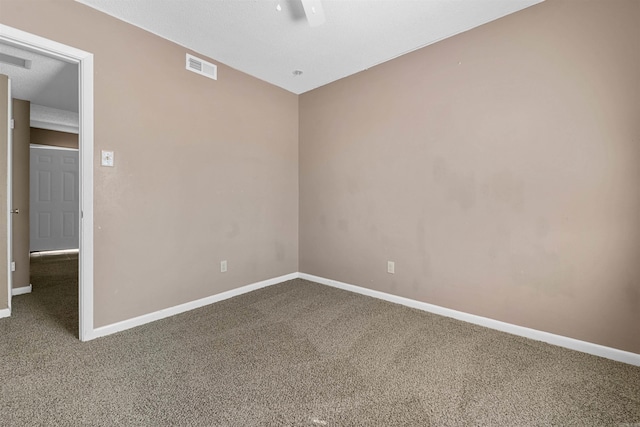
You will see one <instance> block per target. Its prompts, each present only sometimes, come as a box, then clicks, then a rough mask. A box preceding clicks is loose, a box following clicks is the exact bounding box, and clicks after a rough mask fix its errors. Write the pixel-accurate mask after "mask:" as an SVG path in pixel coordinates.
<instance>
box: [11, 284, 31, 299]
mask: <svg viewBox="0 0 640 427" xmlns="http://www.w3.org/2000/svg"><path fill="white" fill-rule="evenodd" d="M32 289H33V287H32V286H31V285H29V286H22V287H20V288H13V289H11V295H13V296H14V297H15V296H16V295H23V294H30V293H31V290H32Z"/></svg>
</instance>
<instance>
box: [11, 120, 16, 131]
mask: <svg viewBox="0 0 640 427" xmlns="http://www.w3.org/2000/svg"><path fill="white" fill-rule="evenodd" d="M15 127H16V121H15V120H13V119H11V129H15Z"/></svg>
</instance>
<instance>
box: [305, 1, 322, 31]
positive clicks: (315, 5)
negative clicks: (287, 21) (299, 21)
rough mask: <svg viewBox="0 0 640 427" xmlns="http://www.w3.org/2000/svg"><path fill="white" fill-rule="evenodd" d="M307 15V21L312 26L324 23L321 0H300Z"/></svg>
mask: <svg viewBox="0 0 640 427" xmlns="http://www.w3.org/2000/svg"><path fill="white" fill-rule="evenodd" d="M300 1H301V2H302V7H303V8H304V14H305V15H307V21H309V25H310V26H312V27H317V26H318V25H322V24H324V9H323V8H322V1H321V0H300Z"/></svg>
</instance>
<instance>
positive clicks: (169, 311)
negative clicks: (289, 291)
mask: <svg viewBox="0 0 640 427" xmlns="http://www.w3.org/2000/svg"><path fill="white" fill-rule="evenodd" d="M298 277H299V275H298V273H291V274H287V275H284V276H280V277H274V278H273V279H268V280H263V281H261V282H256V283H253V284H250V285H247V286H243V287H241V288H237V289H232V290H230V291H226V292H222V293H219V294H216V295H211V296H209V297H206V298H201V299H199V300H195V301H191V302H187V303H184V304H180V305H176V306H174V307H169V308H165V309H163V310H158V311H155V312H153V313H149V314H144V315H142V316H138V317H134V318H133V319H128V320H123V321H121V322H117V323H113V324H111V325H107V326H102V327H99V328H96V329H94V330H93V332H92V333H91V334H89V335H90V336H89V337H87V339H86V340H87V341H88V340H92V339H94V338H99V337H104V336H106V335H111V334H115V333H116V332H121V331H124V330H127V329H131V328H134V327H136V326H140V325H144V324H145V323H150V322H154V321H156V320H160V319H164V318H165V317H169V316H175V315H176V314H180V313H184V312H185V311H190V310H194V309H196V308H200V307H204V306H205V305H209V304H213V303H214V302H218V301H222V300H225V299H228V298H232V297H235V296H238V295H242V294H245V293H247V292H251V291H255V290H257V289H260V288H265V287H267V286H271V285H275V284H278V283H282V282H286V281H287V280H293V279H297V278H298Z"/></svg>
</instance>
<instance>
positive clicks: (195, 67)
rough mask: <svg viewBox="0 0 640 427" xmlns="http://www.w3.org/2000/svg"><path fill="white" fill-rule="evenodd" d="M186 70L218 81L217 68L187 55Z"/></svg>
mask: <svg viewBox="0 0 640 427" xmlns="http://www.w3.org/2000/svg"><path fill="white" fill-rule="evenodd" d="M187 70H189V71H193V72H194V73H198V74H201V75H203V76H205V77H209V78H210V79H213V80H218V67H217V66H215V65H214V64H212V63H210V62H207V61H203V60H202V59H200V58H196V57H195V56H193V55H189V54H188V53H187Z"/></svg>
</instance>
